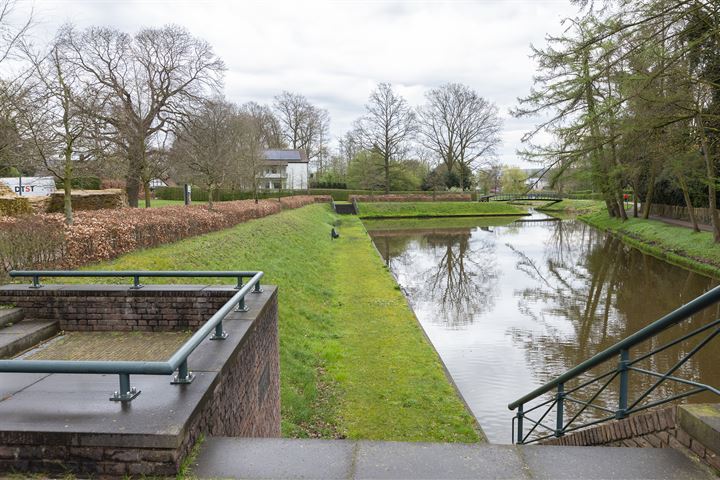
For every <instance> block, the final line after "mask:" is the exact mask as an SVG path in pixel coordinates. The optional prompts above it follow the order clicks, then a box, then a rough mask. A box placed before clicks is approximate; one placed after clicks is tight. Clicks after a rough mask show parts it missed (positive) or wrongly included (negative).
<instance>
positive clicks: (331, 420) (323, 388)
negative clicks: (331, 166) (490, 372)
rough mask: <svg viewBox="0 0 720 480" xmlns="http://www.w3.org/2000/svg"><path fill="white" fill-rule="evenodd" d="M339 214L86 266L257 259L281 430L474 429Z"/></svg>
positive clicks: (367, 248) (419, 432) (257, 224)
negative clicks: (271, 327)
mask: <svg viewBox="0 0 720 480" xmlns="http://www.w3.org/2000/svg"><path fill="white" fill-rule="evenodd" d="M337 221H339V220H338V217H337V216H336V215H334V214H333V213H332V212H331V211H330V208H329V206H327V205H311V206H307V207H304V208H300V209H297V210H287V211H284V212H282V213H279V214H277V215H272V216H270V217H266V218H263V219H259V220H253V221H250V222H248V223H245V224H241V225H239V226H237V227H234V228H232V229H228V230H224V231H222V232H216V233H212V234H208V235H203V236H200V237H195V238H192V239H187V240H183V241H180V242H177V243H174V244H170V245H166V246H163V247H159V248H154V249H149V250H145V251H139V252H135V253H132V254H129V255H126V256H124V257H122V258H119V259H117V260H115V261H112V262H109V263H106V264H103V265H96V266H93V267H92V269H116V270H129V269H136V270H144V269H148V270H263V271H264V272H265V274H266V276H265V278H264V279H263V281H264V282H265V283H269V284H275V285H278V286H279V288H280V299H279V300H280V352H281V353H280V355H281V359H280V364H281V393H282V418H283V420H282V421H283V425H282V427H283V434H284V435H285V436H289V437H320V438H343V437H348V438H367V439H382V440H411V441H443V442H444V441H449V442H476V441H478V440H480V439H481V434H480V433H479V432H480V430H479V428H477V424H476V422H475V420H474V417H472V415H470V414H469V413H468V411H467V410H466V408H465V407H464V405H463V403H462V401H461V400H460V398H459V397H458V395H457V393H456V391H455V389H454V387H453V386H452V385H451V383H450V382H449V381H448V379H447V378H446V376H445V372H444V370H443V367H442V364H441V362H440V359H439V358H438V356H437V353H436V352H435V350H434V349H433V348H432V346H431V345H430V344H429V342H428V341H427V340H426V338H425V337H424V335H423V332H422V330H421V328H420V326H419V324H418V322H417V320H416V318H415V316H414V315H413V313H412V311H411V310H410V308H409V307H408V305H407V303H406V301H405V298H404V297H403V295H402V293H401V292H400V290H399V288H398V287H397V285H396V283H395V281H394V279H393V278H392V276H391V274H390V273H389V272H388V271H387V269H386V268H385V266H384V265H383V263H382V260H381V259H380V257H379V255H378V254H377V252H376V251H375V250H374V248H373V246H372V243H371V242H370V239H369V237H368V236H367V233H366V232H365V229H364V227H363V226H362V223H361V222H360V220H358V219H357V217H350V216H348V217H342V223H341V224H339V225H337V226H336V228H337V229H338V231H339V232H340V235H341V237H340V238H339V239H338V240H334V241H333V240H331V239H330V229H331V227H332V226H333V225H335V224H336V222H337ZM148 280H150V279H148ZM143 281H145V280H143ZM163 281H167V280H163ZM173 281H175V282H176V283H187V282H188V281H189V279H177V280H173ZM206 281H207V279H205V280H202V279H200V280H198V283H202V282H206Z"/></svg>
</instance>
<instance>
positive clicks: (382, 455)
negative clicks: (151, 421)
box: [192, 437, 717, 480]
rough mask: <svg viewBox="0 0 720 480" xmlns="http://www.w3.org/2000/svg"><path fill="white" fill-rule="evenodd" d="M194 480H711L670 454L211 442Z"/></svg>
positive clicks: (602, 449) (694, 464) (577, 449)
mask: <svg viewBox="0 0 720 480" xmlns="http://www.w3.org/2000/svg"><path fill="white" fill-rule="evenodd" d="M192 468H193V474H194V475H195V476H196V477H197V478H245V479H259V478H332V479H336V478H337V479H340V478H342V479H350V478H383V479H391V478H392V479H404V478H408V479H409V478H412V479H438V478H447V479H450V478H453V479H455V478H463V479H464V478H467V479H495V478H519V479H546V478H547V479H578V480H580V479H626V478H632V479H682V480H690V479H711V478H717V477H716V476H715V475H714V473H713V472H711V471H710V469H709V468H708V467H706V466H703V465H701V464H699V463H697V462H694V461H693V460H691V459H690V458H688V457H686V456H685V455H683V454H682V453H680V452H679V451H677V450H674V449H672V448H621V447H558V446H530V445H521V446H518V445H492V444H451V443H409V442H378V441H365V440H360V441H352V440H297V439H279V438H277V439H275V438H228V437H213V438H209V439H207V440H206V441H205V443H204V444H203V445H202V448H201V450H200V454H199V455H198V458H197V459H196V461H195V462H194V465H193V466H192Z"/></svg>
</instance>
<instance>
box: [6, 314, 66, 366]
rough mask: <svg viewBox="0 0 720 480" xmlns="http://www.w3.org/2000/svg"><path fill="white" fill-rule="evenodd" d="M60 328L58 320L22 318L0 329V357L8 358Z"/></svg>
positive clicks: (53, 333)
mask: <svg viewBox="0 0 720 480" xmlns="http://www.w3.org/2000/svg"><path fill="white" fill-rule="evenodd" d="M59 330H60V327H59V322H58V321H57V320H55V321H44V320H24V321H22V322H20V323H16V324H14V325H11V326H9V327H5V328H3V329H0V358H10V357H13V356H15V355H17V354H18V353H20V352H22V351H24V350H27V349H28V348H30V347H32V346H34V345H37V344H38V343H40V342H42V341H43V340H47V339H48V338H50V337H52V336H53V335H55V334H57V333H58V331H59Z"/></svg>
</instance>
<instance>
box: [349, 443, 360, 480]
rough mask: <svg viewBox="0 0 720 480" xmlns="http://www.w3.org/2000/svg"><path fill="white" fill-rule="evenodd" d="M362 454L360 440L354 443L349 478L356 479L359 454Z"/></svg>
mask: <svg viewBox="0 0 720 480" xmlns="http://www.w3.org/2000/svg"><path fill="white" fill-rule="evenodd" d="M359 454H360V442H355V443H354V445H353V450H352V455H351V457H350V471H349V472H348V478H349V479H351V480H352V479H354V478H356V474H357V461H358V455H359Z"/></svg>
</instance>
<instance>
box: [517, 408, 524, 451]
mask: <svg viewBox="0 0 720 480" xmlns="http://www.w3.org/2000/svg"><path fill="white" fill-rule="evenodd" d="M517 419H518V421H517V440H516V443H518V444H522V443H523V406H522V403H521V404H520V405H518V413H517Z"/></svg>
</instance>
